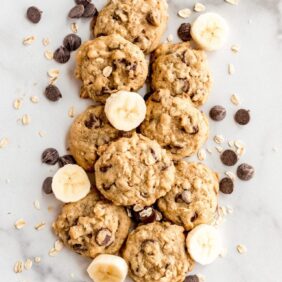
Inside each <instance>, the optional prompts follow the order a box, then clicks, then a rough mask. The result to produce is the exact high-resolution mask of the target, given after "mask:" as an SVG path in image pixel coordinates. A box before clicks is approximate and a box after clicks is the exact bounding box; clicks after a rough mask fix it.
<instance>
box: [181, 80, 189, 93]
mask: <svg viewBox="0 0 282 282" xmlns="http://www.w3.org/2000/svg"><path fill="white" fill-rule="evenodd" d="M189 88H190V83H189V81H188V80H187V79H185V80H184V81H183V87H182V91H183V92H188V91H189Z"/></svg>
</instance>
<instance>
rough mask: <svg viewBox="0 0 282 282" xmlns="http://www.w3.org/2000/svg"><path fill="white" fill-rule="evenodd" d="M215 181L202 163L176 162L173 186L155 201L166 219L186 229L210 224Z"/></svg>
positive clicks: (213, 206)
mask: <svg viewBox="0 0 282 282" xmlns="http://www.w3.org/2000/svg"><path fill="white" fill-rule="evenodd" d="M218 181H219V180H218V175H217V174H216V173H214V172H213V171H211V170H210V169H209V168H208V167H207V166H205V165H204V164H201V163H187V162H185V161H180V162H178V163H177V164H176V176H175V184H174V186H173V188H172V189H171V190H170V192H169V193H167V194H166V195H165V196H164V197H163V198H161V199H160V200H159V201H158V207H159V209H160V210H161V211H162V212H163V215H164V216H165V217H166V218H167V219H169V220H171V221H172V222H173V223H175V224H179V225H182V226H183V227H184V228H185V229H186V230H191V229H192V228H194V227H195V226H196V225H199V224H202V223H210V222H211V221H212V219H213V218H214V215H215V213H216V210H217V205H218V192H219V183H218Z"/></svg>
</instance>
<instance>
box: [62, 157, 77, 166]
mask: <svg viewBox="0 0 282 282" xmlns="http://www.w3.org/2000/svg"><path fill="white" fill-rule="evenodd" d="M58 163H59V167H63V166H65V165H68V164H76V161H75V159H74V157H73V156H72V155H65V156H62V157H60V158H59V160H58Z"/></svg>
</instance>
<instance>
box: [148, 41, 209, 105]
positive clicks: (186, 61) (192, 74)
mask: <svg viewBox="0 0 282 282" xmlns="http://www.w3.org/2000/svg"><path fill="white" fill-rule="evenodd" d="M152 59H153V64H152V82H151V83H152V88H153V89H155V90H156V89H162V88H164V89H169V90H170V91H171V94H172V95H173V96H179V95H184V96H187V97H190V99H191V101H192V102H193V104H194V105H195V106H197V107H198V106H201V105H203V104H204V103H205V102H206V100H207V98H208V95H209V92H210V90H211V86H212V78H211V74H210V71H209V68H208V65H207V59H206V54H205V53H204V51H200V50H196V49H193V48H192V47H191V45H190V43H189V42H183V43H177V44H162V45H160V46H159V47H158V49H157V50H156V51H155V53H154V54H153V57H152Z"/></svg>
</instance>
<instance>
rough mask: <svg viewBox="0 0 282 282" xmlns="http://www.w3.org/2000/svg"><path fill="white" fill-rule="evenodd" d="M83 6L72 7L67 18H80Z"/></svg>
mask: <svg viewBox="0 0 282 282" xmlns="http://www.w3.org/2000/svg"><path fill="white" fill-rule="evenodd" d="M84 10H85V9H84V6H83V5H82V4H79V5H76V6H74V7H73V8H72V9H71V10H70V11H69V18H71V19H79V18H81V17H82V15H83V13H84Z"/></svg>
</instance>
